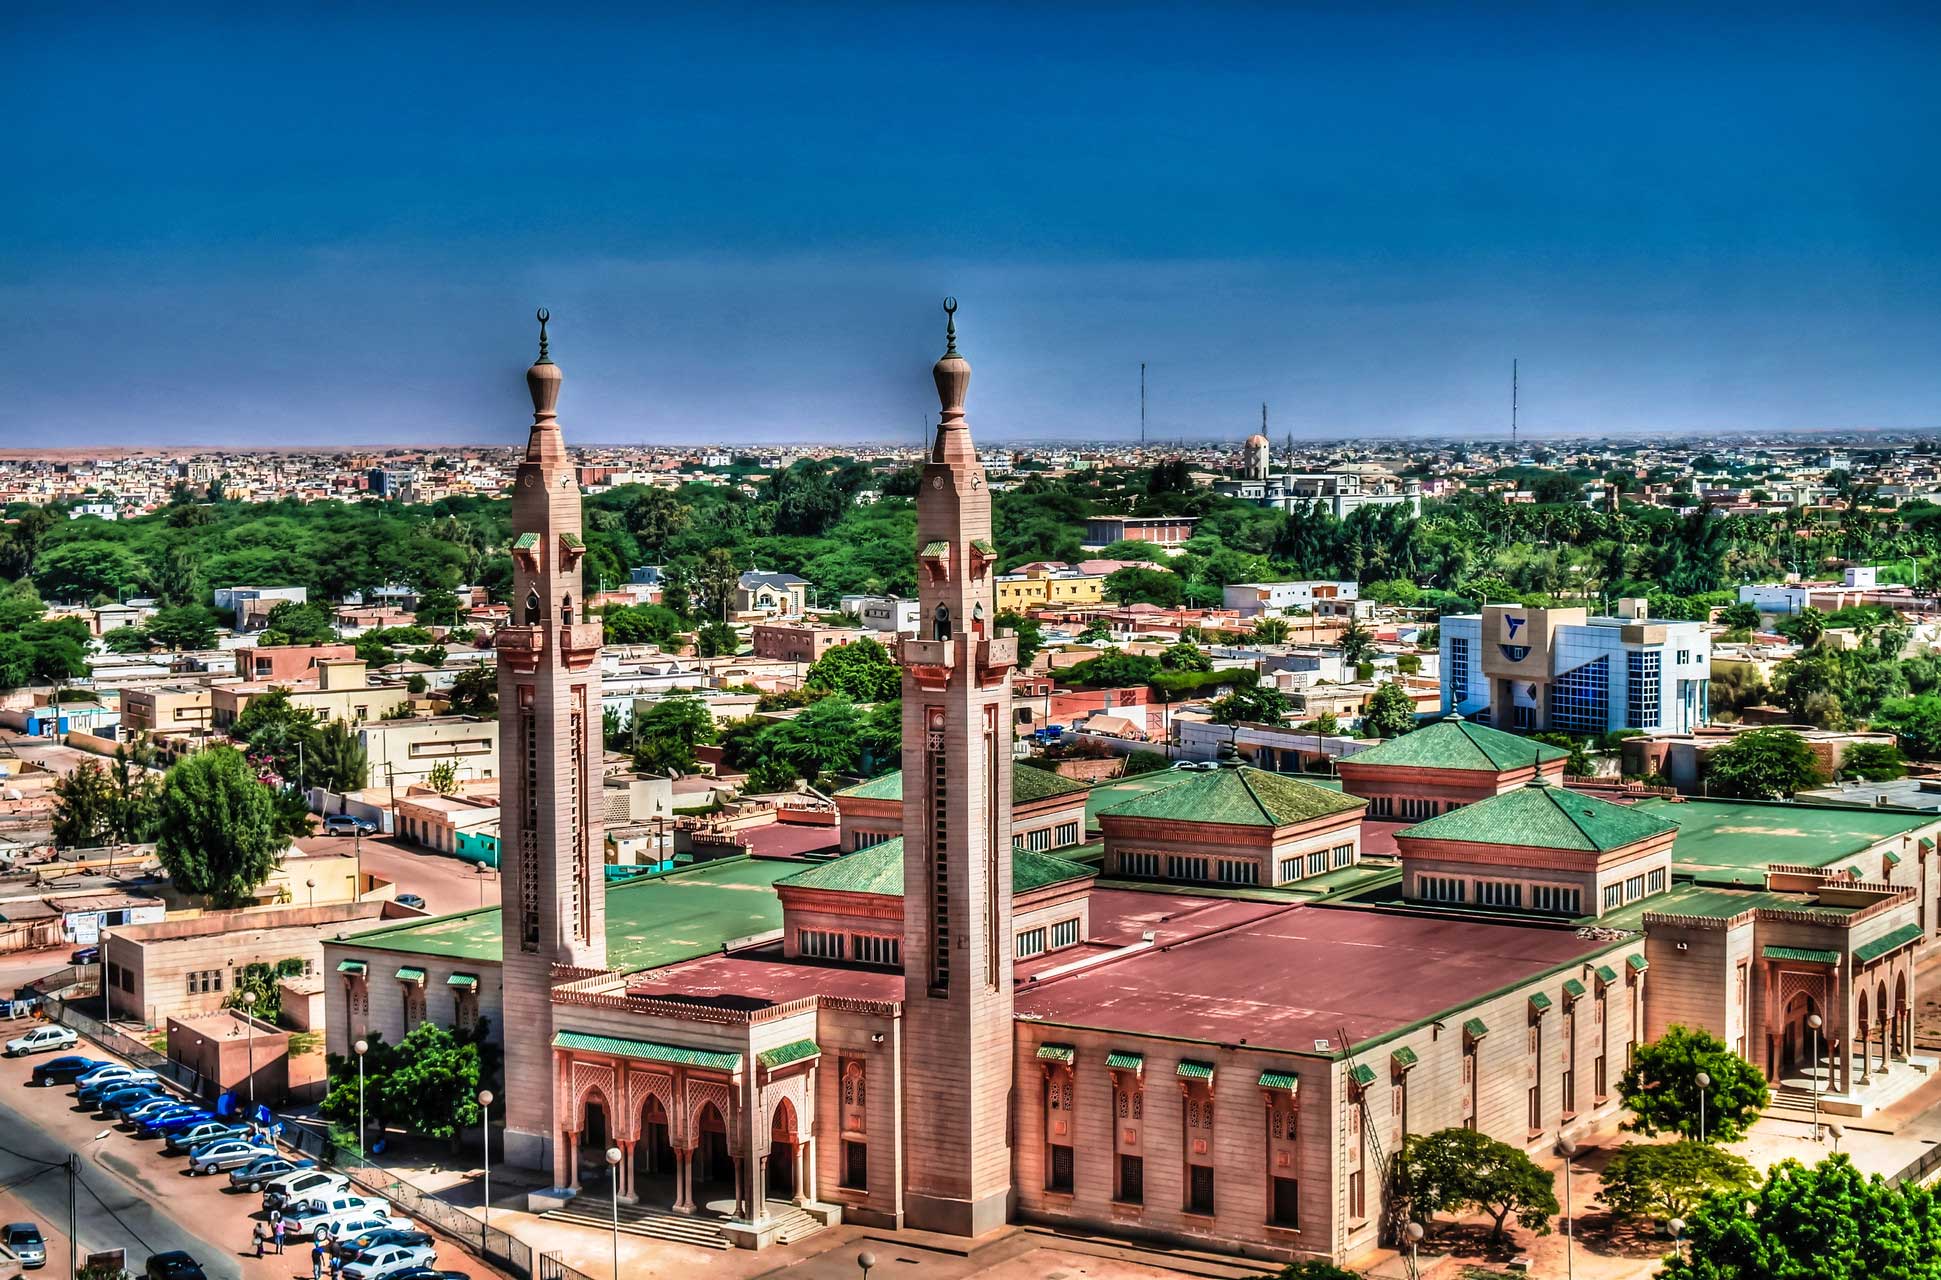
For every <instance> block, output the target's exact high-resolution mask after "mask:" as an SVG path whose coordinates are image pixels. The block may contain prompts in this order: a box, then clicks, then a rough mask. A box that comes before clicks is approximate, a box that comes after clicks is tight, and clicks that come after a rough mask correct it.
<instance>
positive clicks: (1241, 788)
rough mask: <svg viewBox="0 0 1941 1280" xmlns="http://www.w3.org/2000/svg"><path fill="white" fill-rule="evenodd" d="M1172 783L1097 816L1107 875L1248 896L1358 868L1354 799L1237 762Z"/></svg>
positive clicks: (1360, 805) (1358, 811)
mask: <svg viewBox="0 0 1941 1280" xmlns="http://www.w3.org/2000/svg"><path fill="white" fill-rule="evenodd" d="M1176 776H1177V778H1178V781H1175V782H1171V783H1169V784H1166V785H1162V786H1159V787H1158V788H1157V789H1154V790H1150V791H1145V792H1143V793H1140V794H1136V795H1133V796H1131V797H1130V798H1128V799H1125V800H1120V801H1117V802H1116V803H1112V804H1108V805H1106V806H1105V807H1104V808H1102V809H1100V810H1099V811H1098V813H1097V814H1096V815H1095V817H1096V818H1097V820H1098V824H1099V829H1100V830H1101V831H1102V832H1103V833H1104V836H1105V861H1104V864H1103V865H1104V870H1105V873H1106V874H1107V875H1111V876H1117V877H1120V878H1123V879H1129V880H1154V881H1167V882H1171V883H1175V884H1198V885H1237V886H1245V887H1254V886H1263V885H1283V884H1293V883H1296V882H1297V881H1301V880H1306V879H1308V878H1310V877H1313V876H1319V875H1324V874H1326V873H1327V872H1330V871H1336V870H1340V869H1342V868H1344V867H1351V866H1354V865H1355V864H1356V863H1358V862H1360V861H1361V820H1362V816H1363V814H1364V813H1365V812H1366V810H1367V807H1368V806H1367V802H1366V801H1364V800H1362V799H1361V798H1360V797H1358V796H1351V795H1346V794H1344V793H1342V792H1340V791H1335V790H1332V789H1330V788H1328V787H1323V786H1320V785H1317V784H1316V783H1313V782H1307V781H1303V780H1302V779H1299V778H1293V777H1289V776H1287V775H1285V774H1278V773H1268V772H1266V771H1265V770H1262V769H1255V768H1251V767H1248V766H1246V765H1241V764H1238V763H1235V762H1226V763H1224V764H1223V766H1222V767H1221V768H1218V769H1213V770H1210V771H1200V772H1195V771H1181V772H1179V773H1178V774H1177V775H1176Z"/></svg>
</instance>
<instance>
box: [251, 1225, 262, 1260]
mask: <svg viewBox="0 0 1941 1280" xmlns="http://www.w3.org/2000/svg"><path fill="white" fill-rule="evenodd" d="M249 1238H250V1241H251V1243H253V1244H255V1246H256V1256H257V1257H259V1258H260V1257H262V1256H263V1224H262V1223H260V1222H252V1223H250V1224H249Z"/></svg>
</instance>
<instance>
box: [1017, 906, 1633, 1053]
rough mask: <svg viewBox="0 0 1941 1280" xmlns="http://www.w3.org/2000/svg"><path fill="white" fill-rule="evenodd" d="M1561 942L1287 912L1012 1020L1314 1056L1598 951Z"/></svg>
mask: <svg viewBox="0 0 1941 1280" xmlns="http://www.w3.org/2000/svg"><path fill="white" fill-rule="evenodd" d="M1610 945H1611V944H1610V943H1608V942H1596V941H1589V940H1586V939H1582V938H1579V937H1577V935H1576V933H1575V932H1574V931H1573V930H1570V929H1553V928H1544V927H1541V926H1537V925H1519V924H1508V923H1505V924H1495V923H1484V922H1480V921H1467V920H1454V919H1448V920H1444V919H1435V918H1431V917H1425V916H1415V915H1403V914H1400V913H1390V912H1382V911H1362V910H1353V909H1343V908H1330V907H1311V906H1297V907H1292V908H1289V909H1287V910H1283V911H1281V912H1279V913H1278V914H1276V915H1273V916H1270V917H1268V918H1266V919H1263V920H1257V921H1254V922H1252V923H1249V924H1245V925H1242V926H1241V927H1240V928H1237V929H1233V930H1231V931H1229V932H1226V933H1220V934H1216V935H1214V936H1211V937H1202V938H1198V939H1196V940H1192V941H1186V942H1180V943H1177V944H1174V945H1170V946H1161V947H1156V948H1154V949H1152V950H1149V951H1142V952H1138V953H1135V954H1133V955H1131V956H1128V957H1126V958H1125V959H1123V960H1114V961H1109V962H1107V963H1104V964H1101V965H1098V966H1097V967H1095V968H1091V969H1087V970H1082V971H1080V972H1078V973H1073V974H1069V975H1067V976H1064V977H1058V978H1051V979H1047V980H1045V981H1042V982H1038V983H1032V984H1029V985H1026V986H1024V987H1021V988H1019V990H1018V993H1017V1012H1018V1015H1019V1016H1020V1017H1029V1018H1038V1019H1043V1020H1045V1021H1047V1022H1053V1023H1062V1024H1065V1025H1069V1026H1078V1027H1093V1028H1098V1029H1101V1030H1111V1031H1120V1032H1124V1033H1126V1034H1131V1035H1156V1036H1168V1037H1172V1038H1175V1039H1184V1040H1198V1041H1203V1042H1206V1043H1210V1044H1238V1043H1240V1042H1241V1041H1242V1040H1245V1041H1246V1042H1247V1043H1248V1045H1249V1046H1250V1047H1254V1048H1271V1049H1276V1050H1279V1051H1281V1052H1286V1053H1310V1054H1311V1053H1314V1052H1315V1048H1314V1042H1315V1041H1316V1040H1330V1041H1336V1042H1337V1044H1336V1046H1335V1047H1336V1048H1337V1049H1338V1048H1339V1047H1340V1046H1339V1044H1338V1041H1339V1037H1340V1036H1341V1035H1342V1034H1343V1032H1344V1029H1345V1032H1346V1034H1347V1035H1348V1037H1349V1038H1350V1039H1351V1040H1352V1041H1354V1042H1355V1043H1360V1042H1361V1041H1364V1040H1368V1039H1371V1038H1373V1037H1375V1036H1379V1035H1383V1034H1385V1033H1387V1032H1391V1031H1397V1030H1400V1029H1401V1028H1403V1027H1405V1026H1408V1025H1410V1024H1412V1023H1416V1022H1420V1021H1422V1020H1424V1019H1426V1018H1431V1017H1434V1016H1435V1015H1437V1014H1440V1013H1443V1012H1445V1011H1450V1010H1455V1009H1458V1008H1461V1007H1463V1006H1465V1005H1468V1004H1471V1003H1473V1002H1475V1001H1476V1000H1478V999H1480V998H1482V997H1484V996H1487V995H1490V994H1492V993H1494V992H1496V991H1500V990H1502V989H1503V988H1505V987H1509V986H1512V985H1514V984H1516V983H1519V982H1523V981H1526V980H1528V979H1530V978H1532V977H1535V976H1536V975H1538V974H1541V973H1544V972H1546V971H1548V970H1551V969H1555V968H1558V967H1560V966H1562V965H1566V964H1568V963H1570V962H1571V961H1574V960H1578V959H1580V958H1582V957H1586V956H1590V955H1594V954H1596V953H1597V952H1599V951H1602V950H1604V949H1606V948H1608V947H1609V946H1610Z"/></svg>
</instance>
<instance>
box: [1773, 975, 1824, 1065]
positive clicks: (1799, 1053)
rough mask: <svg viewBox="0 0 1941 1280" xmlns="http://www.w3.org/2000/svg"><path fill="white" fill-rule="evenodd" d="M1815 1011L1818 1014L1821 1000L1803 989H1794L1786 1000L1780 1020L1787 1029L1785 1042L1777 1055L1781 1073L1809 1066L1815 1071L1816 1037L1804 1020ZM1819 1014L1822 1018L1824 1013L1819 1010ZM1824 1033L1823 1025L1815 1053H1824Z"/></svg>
mask: <svg viewBox="0 0 1941 1280" xmlns="http://www.w3.org/2000/svg"><path fill="white" fill-rule="evenodd" d="M1816 1013H1820V1002H1819V1001H1817V1000H1815V999H1814V998H1813V997H1812V996H1810V995H1808V994H1807V993H1806V992H1804V991H1795V992H1794V993H1793V996H1792V999H1790V1000H1788V1001H1787V1002H1786V1013H1785V1017H1784V1019H1783V1023H1784V1025H1785V1028H1786V1033H1785V1045H1784V1051H1783V1052H1782V1054H1781V1055H1780V1071H1781V1073H1782V1074H1791V1073H1793V1072H1795V1071H1805V1070H1808V1069H1809V1068H1812V1069H1815V1070H1817V1068H1818V1064H1817V1063H1816V1062H1814V1061H1813V1057H1814V1054H1815V1052H1816V1046H1815V1037H1814V1033H1813V1029H1812V1028H1811V1027H1809V1026H1808V1025H1807V1023H1806V1020H1807V1019H1808V1018H1809V1017H1811V1016H1812V1015H1814V1014H1816ZM1820 1016H1821V1017H1822V1018H1824V1017H1825V1016H1826V1015H1825V1014H1823V1013H1820ZM1825 1035H1826V1028H1825V1027H1824V1026H1822V1027H1821V1028H1820V1034H1819V1040H1818V1045H1817V1052H1819V1053H1821V1054H1824V1053H1825V1052H1826V1039H1825Z"/></svg>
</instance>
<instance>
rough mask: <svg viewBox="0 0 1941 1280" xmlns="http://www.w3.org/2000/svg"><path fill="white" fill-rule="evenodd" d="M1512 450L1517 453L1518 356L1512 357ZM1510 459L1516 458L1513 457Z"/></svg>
mask: <svg viewBox="0 0 1941 1280" xmlns="http://www.w3.org/2000/svg"><path fill="white" fill-rule="evenodd" d="M1510 452H1511V453H1512V454H1514V453H1516V358H1515V357H1514V356H1512V357H1511V358H1510ZM1510 461H1512V462H1514V461H1516V459H1515V458H1514V457H1512V458H1511V459H1510Z"/></svg>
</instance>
